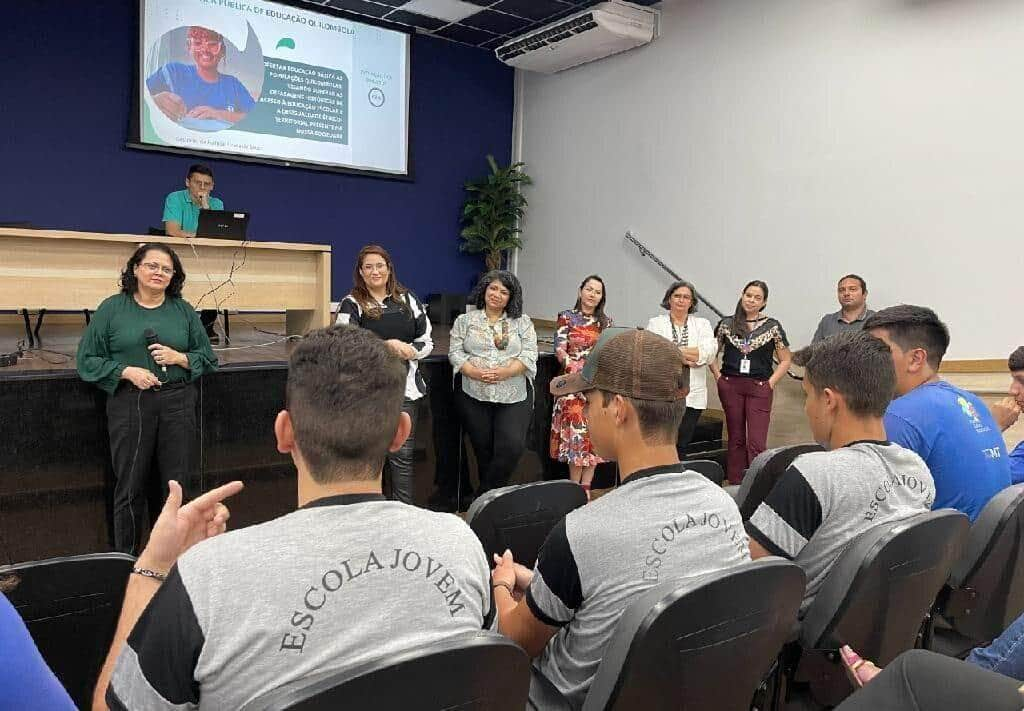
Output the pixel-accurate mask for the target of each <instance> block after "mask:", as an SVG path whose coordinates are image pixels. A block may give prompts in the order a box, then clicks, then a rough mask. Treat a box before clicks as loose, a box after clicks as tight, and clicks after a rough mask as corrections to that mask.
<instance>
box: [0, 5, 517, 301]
mask: <svg viewBox="0 0 1024 711" xmlns="http://www.w3.org/2000/svg"><path fill="white" fill-rule="evenodd" d="M135 5H136V0H102V1H101V2H67V1H66V0H32V2H17V3H10V4H9V6H6V5H5V7H4V14H3V16H4V30H3V35H4V49H3V52H2V53H0V77H2V78H0V85H2V86H3V91H2V95H3V105H2V107H0V153H2V155H3V159H4V165H5V171H4V172H5V175H4V176H3V187H2V189H0V222H6V221H14V220H19V221H30V222H32V223H33V224H34V225H36V226H38V227H51V228H60V229H76V230H85V231H96V232H126V233H142V234H145V232H146V228H147V227H148V226H150V225H154V226H156V225H159V224H160V218H161V212H162V207H163V198H164V196H165V195H166V194H167V193H168V192H170V191H171V190H177V189H180V188H181V187H183V185H182V181H183V180H184V173H185V170H186V169H187V167H188V165H189V164H190V163H192V162H193V161H192V160H190V159H189V157H187V156H178V155H171V154H163V153H154V152H146V151H138V150H131V149H128V148H125V147H124V144H125V141H126V139H127V133H128V118H129V113H130V111H131V89H132V87H131V84H132V79H133V64H134V62H135V56H134V55H135V38H136V34H137V28H136V25H135V23H136V19H135V15H136V10H135ZM512 84H513V75H512V70H511V69H509V68H508V67H505V66H503V65H501V64H499V63H498V62H497V60H495V59H494V56H493V55H492V54H490V53H489V52H486V51H484V50H480V49H474V48H470V47H465V46H462V45H457V44H454V43H451V42H446V41H443V40H438V39H433V38H429V37H423V36H415V37H414V38H413V43H412V132H411V141H412V146H411V147H412V160H413V163H412V165H413V170H414V175H415V180H414V181H413V182H401V181H394V180H385V179H379V178H369V177H362V176H354V175H343V174H334V173H322V172H314V171H307V170H302V169H298V168H283V167H282V168H279V167H275V166H266V165H254V164H247V163H237V162H232V161H225V160H207V161H205V162H207V163H208V164H209V165H210V166H211V167H212V168H213V171H214V173H215V175H216V181H217V187H216V190H215V194H216V195H218V196H220V197H221V198H222V199H223V200H224V203H225V205H227V206H228V207H236V208H238V209H244V210H249V211H251V212H252V213H253V218H252V222H251V223H250V229H251V234H252V237H253V238H254V239H258V240H265V241H294V242H315V243H330V244H331V245H332V246H333V248H334V261H333V274H334V280H333V281H334V289H333V293H334V296H335V297H336V298H339V297H341V296H343V295H344V294H345V293H347V291H348V289H349V287H350V286H351V274H352V258H353V257H354V256H355V253H356V251H358V249H359V247H360V246H362V245H363V244H366V243H367V242H378V243H380V244H383V245H384V246H385V247H386V248H387V249H389V250H390V251H391V253H392V256H393V257H394V258H395V262H396V267H397V270H398V275H399V278H400V279H401V280H402V281H403V282H405V283H406V284H407V285H408V286H410V287H411V288H412V289H414V290H415V291H416V292H418V293H419V294H420V295H425V294H427V293H430V292H439V291H464V290H466V289H467V288H468V286H469V285H470V283H471V282H472V280H473V278H474V276H475V275H476V274H477V273H479V271H480V270H481V269H482V259H481V258H480V257H479V256H477V255H464V254H462V253H461V252H459V251H458V240H457V235H458V229H459V224H458V217H459V211H460V208H461V205H462V200H463V195H464V193H463V191H462V184H463V183H464V182H465V181H466V180H467V179H469V178H472V177H476V176H477V175H479V174H481V173H483V172H485V171H486V170H487V164H486V161H485V159H484V156H485V155H486V154H488V153H492V154H494V155H495V156H496V157H498V158H499V160H503V161H504V160H508V159H509V156H510V154H511V142H512V138H511V136H512V111H513V86H512Z"/></svg>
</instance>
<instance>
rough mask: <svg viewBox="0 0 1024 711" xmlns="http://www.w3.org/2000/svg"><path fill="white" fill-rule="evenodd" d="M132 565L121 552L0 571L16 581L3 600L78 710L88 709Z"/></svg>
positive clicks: (35, 563) (28, 564)
mask: <svg viewBox="0 0 1024 711" xmlns="http://www.w3.org/2000/svg"><path fill="white" fill-rule="evenodd" d="M134 564H135V558H133V557H132V556H130V555H125V554H123V553H92V554H89V555H78V556H71V557H67V558H50V559H49V560H39V561H33V562H30V563H19V564H17V565H11V566H5V567H3V568H0V572H3V573H14V574H16V575H17V576H18V578H19V583H18V585H17V587H15V588H14V590H12V591H11V592H9V593H7V598H8V599H9V600H10V601H11V604H12V605H14V608H15V609H16V610H17V611H18V614H19V615H21V618H22V619H23V620H24V621H25V626H26V627H28V631H29V632H30V633H31V634H32V639H33V640H35V643H36V646H37V647H39V651H40V653H42V655H43V659H45V660H46V663H47V664H48V665H49V666H50V669H52V670H53V673H54V674H56V675H57V678H58V679H59V680H60V683H61V684H63V685H64V688H65V689H67V691H68V694H70V695H71V699H72V700H73V701H74V702H75V704H76V705H77V706H78V707H79V708H89V707H90V706H91V704H92V689H93V686H94V685H95V684H96V678H97V677H98V676H99V672H100V666H102V664H103V660H104V658H105V657H106V655H107V649H108V648H109V647H110V641H111V640H112V639H113V638H114V630H115V629H116V628H117V619H118V616H119V615H120V614H121V603H122V602H123V600H124V590H125V586H126V584H127V582H128V576H129V575H130V574H131V570H132V566H133V565H134Z"/></svg>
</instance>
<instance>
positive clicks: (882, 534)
mask: <svg viewBox="0 0 1024 711" xmlns="http://www.w3.org/2000/svg"><path fill="white" fill-rule="evenodd" d="M967 529H968V521H967V517H966V516H964V515H963V514H962V513H960V512H959V511H953V510H952V509H940V510H939V511H929V512H927V513H923V514H919V515H917V516H914V517H912V518H909V519H904V520H903V521H897V522H893V523H883V524H879V525H878V526H875V527H873V528H871V529H869V530H868V531H865V532H864V533H862V534H861V535H860V536H858V537H857V538H855V539H854V540H853V541H852V542H851V543H850V544H849V545H848V546H847V547H846V549H845V550H844V551H843V552H842V554H840V556H839V558H838V560H837V561H836V563H835V565H834V566H833V567H832V570H831V571H829V574H828V576H826V578H825V580H824V582H823V583H822V586H821V589H820V590H819V591H818V594H817V595H816V596H815V598H814V601H813V602H812V603H811V605H810V607H809V608H808V609H807V614H806V615H805V616H804V619H803V624H802V625H801V632H800V645H801V646H802V647H803V648H804V649H823V650H835V649H838V648H839V647H840V646H841V645H843V644H849V645H850V646H851V647H853V648H854V649H856V650H857V652H858V653H859V654H861V656H863V657H864V658H866V659H871V660H872V661H874V662H875V663H876V664H878V665H879V666H884V665H886V664H888V663H889V662H891V661H892V660H893V659H895V658H896V656H897V655H898V654H899V653H900V652H903V651H906V650H908V649H912V648H913V647H914V645H915V642H916V639H917V633H918V631H919V630H920V629H921V624H922V622H923V621H924V619H925V616H926V615H927V613H928V611H929V609H931V606H932V604H933V603H934V602H935V596H936V595H937V594H938V592H939V590H941V589H942V585H943V583H945V582H946V579H947V578H948V577H949V571H950V569H951V568H952V567H953V563H954V562H955V561H956V560H957V559H958V558H959V557H960V553H961V550H962V549H963V544H964V542H965V540H966V537H967Z"/></svg>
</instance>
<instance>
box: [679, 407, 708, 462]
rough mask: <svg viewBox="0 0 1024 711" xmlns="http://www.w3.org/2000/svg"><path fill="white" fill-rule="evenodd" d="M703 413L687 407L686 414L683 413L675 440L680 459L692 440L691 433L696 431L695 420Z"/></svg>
mask: <svg viewBox="0 0 1024 711" xmlns="http://www.w3.org/2000/svg"><path fill="white" fill-rule="evenodd" d="M703 413H704V411H703V410H696V409H694V408H692V407H687V408H686V412H685V413H683V419H682V421H680V423H679V437H678V438H677V439H676V452H678V453H679V458H680V459H683V458H684V456H683V455H685V454H686V448H687V447H688V446H690V440H692V439H693V433H694V432H695V431H696V429H697V420H699V419H700V416H701V415H702V414H703Z"/></svg>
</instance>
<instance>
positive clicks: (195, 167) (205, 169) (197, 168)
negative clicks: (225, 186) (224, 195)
mask: <svg viewBox="0 0 1024 711" xmlns="http://www.w3.org/2000/svg"><path fill="white" fill-rule="evenodd" d="M193 173H199V174H200V175H207V176H209V177H210V180H213V171H212V170H210V167H209V166H208V165H206V164H204V163H193V164H192V165H190V166H189V167H188V172H187V173H185V180H191V179H192V174H193Z"/></svg>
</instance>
